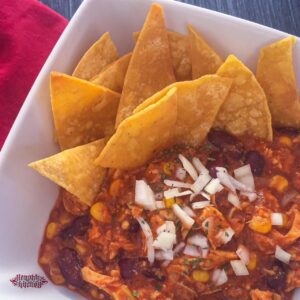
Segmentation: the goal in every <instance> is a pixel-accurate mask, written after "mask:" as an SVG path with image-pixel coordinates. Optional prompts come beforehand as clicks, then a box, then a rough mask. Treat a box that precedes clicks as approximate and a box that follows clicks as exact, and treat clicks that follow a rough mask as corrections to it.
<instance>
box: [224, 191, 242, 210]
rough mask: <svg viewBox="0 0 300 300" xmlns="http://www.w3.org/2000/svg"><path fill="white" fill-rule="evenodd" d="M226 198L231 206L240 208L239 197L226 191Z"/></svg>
mask: <svg viewBox="0 0 300 300" xmlns="http://www.w3.org/2000/svg"><path fill="white" fill-rule="evenodd" d="M227 200H228V202H229V203H231V204H232V205H233V206H235V207H237V208H241V203H240V199H239V197H238V196H237V195H236V194H234V193H232V192H229V193H228V197H227Z"/></svg>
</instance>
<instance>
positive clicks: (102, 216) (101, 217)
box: [90, 202, 111, 223]
mask: <svg viewBox="0 0 300 300" xmlns="http://www.w3.org/2000/svg"><path fill="white" fill-rule="evenodd" d="M90 214H91V215H92V217H93V218H94V219H96V220H97V221H100V222H102V223H110V222H111V214H110V212H109V210H108V207H107V205H106V204H105V203H103V202H97V203H95V204H94V205H93V206H92V207H91V209H90Z"/></svg>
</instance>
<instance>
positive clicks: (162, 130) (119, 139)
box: [96, 88, 177, 169]
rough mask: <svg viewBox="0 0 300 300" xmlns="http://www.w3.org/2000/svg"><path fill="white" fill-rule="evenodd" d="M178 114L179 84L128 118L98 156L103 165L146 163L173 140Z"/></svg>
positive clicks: (125, 165) (128, 165) (125, 166)
mask: <svg viewBox="0 0 300 300" xmlns="http://www.w3.org/2000/svg"><path fill="white" fill-rule="evenodd" d="M176 118H177V93H176V88H173V89H171V90H170V91H168V93H167V94H166V95H164V96H163V97H162V98H161V99H160V100H159V101H158V102H157V103H155V104H153V105H150V106H148V107H147V108H145V109H144V110H142V111H140V112H138V113H136V114H134V115H132V116H130V117H128V118H127V119H125V120H124V121H123V122H122V123H121V124H120V125H119V127H118V128H117V131H116V133H115V134H114V135H113V136H112V137H111V139H110V140H109V141H108V143H107V144H106V146H105V148H104V149H103V151H102V152H101V154H100V156H99V158H98V159H97V160H96V163H98V164H99V165H100V166H102V167H109V168H117V169H132V168H135V167H139V166H141V165H143V164H145V163H146V162H147V161H148V160H149V159H150V158H151V157H152V155H153V154H154V152H155V151H159V150H161V149H162V148H164V147H166V146H168V145H170V144H171V143H172V142H173V134H174V126H175V123H176Z"/></svg>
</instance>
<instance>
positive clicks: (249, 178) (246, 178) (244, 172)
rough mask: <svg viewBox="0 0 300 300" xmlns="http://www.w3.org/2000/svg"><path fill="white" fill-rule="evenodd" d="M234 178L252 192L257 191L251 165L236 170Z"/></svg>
mask: <svg viewBox="0 0 300 300" xmlns="http://www.w3.org/2000/svg"><path fill="white" fill-rule="evenodd" d="M233 172H234V177H235V178H236V179H237V180H238V181H239V182H241V183H243V184H244V185H245V186H248V187H249V188H251V189H252V190H254V189H255V184H254V177H253V174H252V171H251V167H250V165H249V164H248V165H245V166H242V167H240V168H237V169H235V170H234V171H233Z"/></svg>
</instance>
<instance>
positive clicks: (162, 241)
mask: <svg viewBox="0 0 300 300" xmlns="http://www.w3.org/2000/svg"><path fill="white" fill-rule="evenodd" d="M175 243H176V234H174V233H169V232H165V231H163V232H161V233H160V234H159V235H158V236H157V238H156V240H155V241H154V242H153V247H154V248H155V249H161V250H163V251H167V250H171V249H172V248H173V245H174V244H175Z"/></svg>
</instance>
